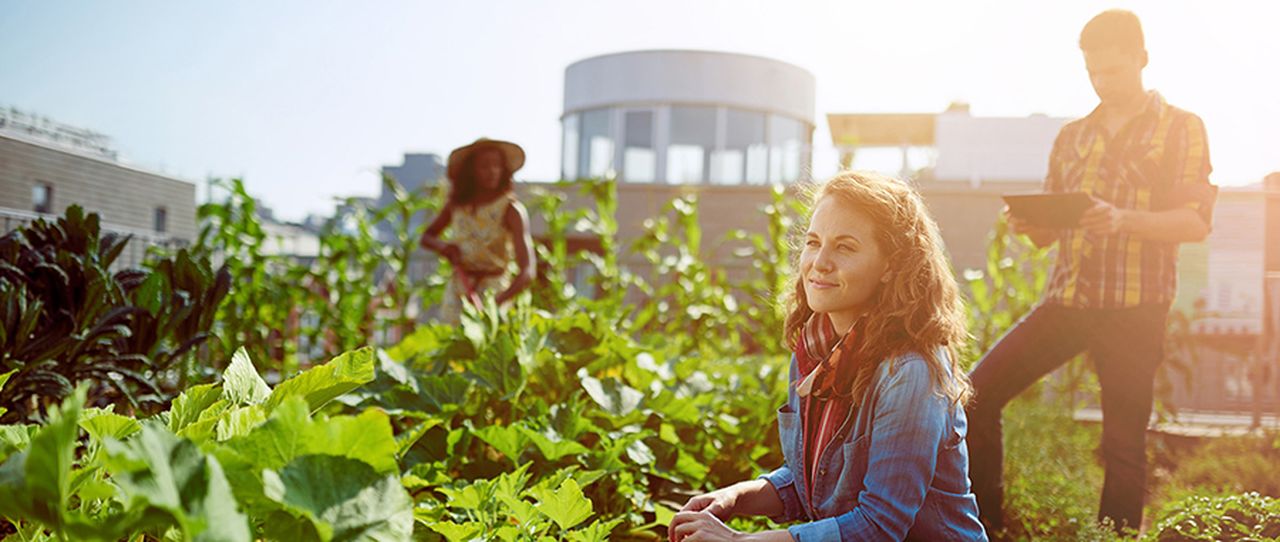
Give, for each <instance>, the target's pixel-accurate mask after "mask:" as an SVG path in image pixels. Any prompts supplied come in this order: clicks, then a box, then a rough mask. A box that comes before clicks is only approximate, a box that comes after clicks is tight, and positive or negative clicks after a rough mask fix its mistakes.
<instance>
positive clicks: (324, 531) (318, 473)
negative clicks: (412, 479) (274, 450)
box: [262, 455, 413, 541]
mask: <svg viewBox="0 0 1280 542" xmlns="http://www.w3.org/2000/svg"><path fill="white" fill-rule="evenodd" d="M262 476H263V484H264V493H265V495H266V496H267V498H270V499H271V500H273V501H276V502H278V503H280V504H282V505H284V506H285V508H286V510H288V511H289V512H291V513H293V514H295V515H296V516H297V517H300V518H305V519H306V520H308V521H310V522H311V523H312V524H313V525H314V526H315V527H316V531H317V533H319V534H320V538H321V540H325V541H346V540H387V541H392V540H395V541H399V540H408V539H409V538H410V537H411V536H412V535H413V500H412V499H410V497H409V494H408V493H407V492H406V491H405V490H404V488H403V487H401V485H400V477H399V475H397V474H389V475H386V476H383V475H380V474H378V473H377V472H374V470H373V468H372V467H370V466H369V465H367V464H365V463H364V462H361V461H356V460H354V459H348V458H344V457H335V456H330V455H306V456H302V457H299V458H297V459H295V460H293V461H292V462H290V463H289V464H288V465H287V466H285V467H284V468H283V469H281V470H280V471H278V472H277V471H275V470H267V471H265V472H263V475H262Z"/></svg>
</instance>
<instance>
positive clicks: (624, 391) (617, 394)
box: [578, 369, 644, 417]
mask: <svg viewBox="0 0 1280 542" xmlns="http://www.w3.org/2000/svg"><path fill="white" fill-rule="evenodd" d="M578 378H579V379H580V380H581V381H582V388H583V389H585V390H587V395H590V396H591V399H592V400H593V401H595V402H596V404H598V405H600V408H603V409H604V410H605V412H608V413H609V414H612V415H614V416H618V417H622V416H626V415H627V414H630V413H632V412H634V411H635V410H636V408H637V407H639V406H640V400H641V399H644V393H641V392H640V390H637V389H635V388H632V387H630V386H627V385H626V384H623V383H622V382H620V381H619V380H618V379H616V378H609V379H606V380H603V381H602V380H600V379H597V378H594V377H592V376H590V375H588V374H587V373H586V369H582V370H580V371H579V372H578Z"/></svg>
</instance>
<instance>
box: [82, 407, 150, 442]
mask: <svg viewBox="0 0 1280 542" xmlns="http://www.w3.org/2000/svg"><path fill="white" fill-rule="evenodd" d="M112 410H113V408H107V409H101V408H87V409H85V410H84V414H83V415H82V416H81V418H80V427H81V428H83V429H84V430H85V432H87V433H89V436H90V437H92V438H93V439H94V440H96V441H98V442H102V441H104V440H106V439H107V438H108V437H110V438H114V439H118V440H122V439H124V438H126V437H128V436H129V435H132V434H134V433H137V432H138V431H139V430H141V429H142V425H140V424H139V423H138V420H135V419H133V418H130V417H128V416H121V415H119V414H116V413H115V412H113V411H112Z"/></svg>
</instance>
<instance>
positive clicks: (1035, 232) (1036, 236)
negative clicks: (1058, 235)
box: [1004, 206, 1054, 247]
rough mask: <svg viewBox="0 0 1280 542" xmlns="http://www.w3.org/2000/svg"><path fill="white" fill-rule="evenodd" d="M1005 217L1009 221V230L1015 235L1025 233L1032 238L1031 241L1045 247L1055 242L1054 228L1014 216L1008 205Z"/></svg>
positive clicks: (1005, 209)
mask: <svg viewBox="0 0 1280 542" xmlns="http://www.w3.org/2000/svg"><path fill="white" fill-rule="evenodd" d="M1004 218H1005V221H1006V222H1008V223H1009V231H1011V232H1013V233H1014V234H1015V235H1025V236H1027V237H1029V238H1031V242H1032V243H1035V244H1036V246H1039V247H1044V246H1048V245H1049V244H1050V243H1053V240H1054V231H1053V230H1052V229H1049V228H1045V227H1043V226H1036V225H1033V224H1031V223H1030V222H1027V221H1026V220H1023V219H1021V218H1018V217H1016V216H1013V213H1011V212H1009V207H1008V206H1005V208H1004Z"/></svg>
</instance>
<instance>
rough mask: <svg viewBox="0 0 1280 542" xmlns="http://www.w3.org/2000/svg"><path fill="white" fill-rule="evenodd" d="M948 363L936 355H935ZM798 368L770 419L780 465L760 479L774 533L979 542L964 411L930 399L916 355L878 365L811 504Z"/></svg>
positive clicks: (821, 466)
mask: <svg viewBox="0 0 1280 542" xmlns="http://www.w3.org/2000/svg"><path fill="white" fill-rule="evenodd" d="M938 355H939V356H944V357H943V358H942V359H944V360H945V359H947V358H946V357H945V356H946V355H947V354H946V352H945V351H939V354H938ZM797 372H798V368H797V365H796V360H795V357H794V356H792V358H791V378H790V382H791V383H792V386H790V387H789V391H788V393H787V403H786V404H785V405H783V406H782V407H781V408H779V409H778V432H779V434H780V437H781V443H782V455H783V457H784V459H785V460H786V463H785V464H784V465H783V466H782V467H781V468H779V469H777V470H775V471H773V472H771V473H768V474H766V475H764V476H762V478H764V479H766V480H768V481H769V483H771V484H773V486H774V488H775V489H777V491H778V495H779V497H781V499H782V504H783V512H782V515H781V516H778V517H774V518H773V519H774V520H775V521H778V522H780V523H785V522H794V521H800V520H807V521H808V522H807V523H801V524H798V525H793V526H791V527H790V528H789V529H788V531H789V532H790V533H791V536H792V537H793V538H795V539H796V540H797V541H799V542H809V541H820V540H842V541H850V540H877V541H879V540H931V541H932V540H939V541H942V540H964V541H969V540H982V541H985V540H987V535H986V532H985V531H984V530H983V528H982V524H981V523H980V522H979V521H978V502H977V500H976V499H975V498H974V496H973V493H972V492H971V491H970V489H969V452H968V447H967V446H966V444H965V440H964V437H965V414H964V409H963V408H962V407H960V406H958V405H955V404H952V403H951V401H950V400H948V399H947V398H946V397H943V396H942V395H941V394H939V393H938V392H936V391H935V389H934V384H933V380H932V378H931V377H930V375H929V364H928V362H927V361H925V359H924V358H923V357H921V356H920V355H919V354H916V353H912V354H907V355H904V356H900V357H897V358H894V359H891V360H887V361H886V362H884V363H882V364H881V365H880V369H879V371H878V372H877V374H876V377H875V380H874V381H873V383H872V387H871V389H870V390H869V391H868V393H867V394H866V396H865V397H864V398H863V400H862V402H861V403H860V405H859V406H858V408H857V409H856V410H854V411H853V412H850V413H849V414H848V415H847V416H846V418H845V421H844V423H843V424H842V425H841V426H840V428H839V429H838V430H837V432H836V434H835V437H834V438H833V440H832V441H831V443H830V444H829V445H828V446H827V447H826V449H824V450H823V451H822V452H821V456H820V457H819V459H818V464H817V471H816V472H815V473H814V479H815V482H814V491H813V502H812V503H810V502H809V500H808V498H807V496H808V494H809V490H808V489H809V488H807V487H805V486H806V480H805V477H804V476H803V473H804V472H805V465H804V464H803V463H802V461H803V457H804V454H803V453H802V443H801V440H802V439H803V438H804V435H803V431H802V430H801V424H800V414H799V412H800V398H799V397H798V396H797V395H796V393H795V386H794V383H795V382H796V377H797Z"/></svg>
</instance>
